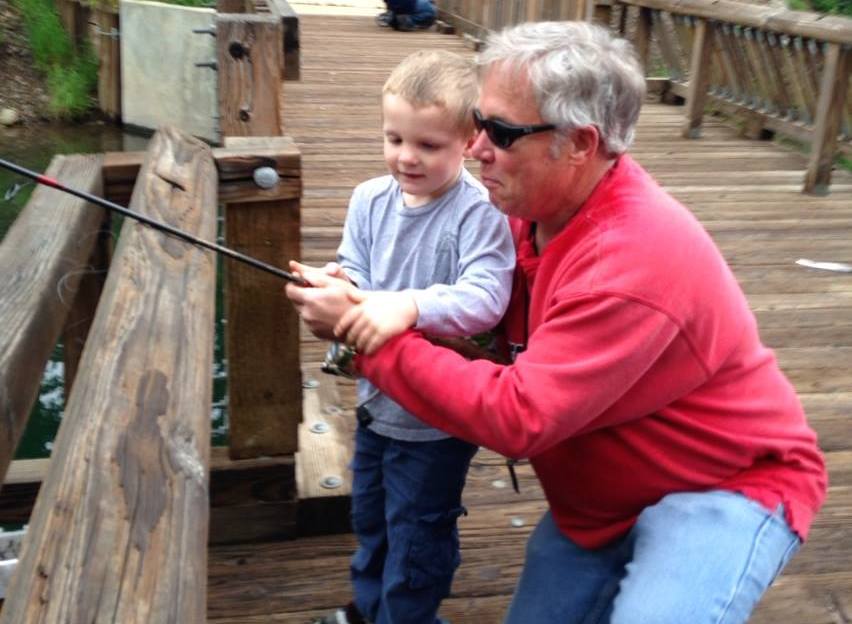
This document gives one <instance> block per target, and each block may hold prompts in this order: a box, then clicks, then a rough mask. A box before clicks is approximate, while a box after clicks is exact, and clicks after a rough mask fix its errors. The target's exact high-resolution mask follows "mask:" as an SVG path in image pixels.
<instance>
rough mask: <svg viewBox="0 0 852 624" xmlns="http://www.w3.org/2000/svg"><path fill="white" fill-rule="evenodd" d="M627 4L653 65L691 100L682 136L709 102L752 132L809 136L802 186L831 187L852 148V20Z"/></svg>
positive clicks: (672, 0) (627, 24) (688, 3)
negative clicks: (841, 155)
mask: <svg viewBox="0 0 852 624" xmlns="http://www.w3.org/2000/svg"><path fill="white" fill-rule="evenodd" d="M619 3H620V5H621V7H620V8H621V12H622V15H623V19H621V20H620V21H619V23H620V24H621V25H622V28H623V32H624V33H625V34H626V35H627V36H628V38H632V39H633V41H634V43H635V45H636V49H637V51H638V53H639V56H640V58H641V59H642V61H643V63H644V64H645V67H646V72H647V73H650V74H655V75H660V74H661V75H663V76H665V77H666V78H667V79H668V80H669V81H670V89H671V91H672V92H673V93H675V94H676V95H680V96H682V97H684V98H685V99H686V106H687V111H686V122H685V127H684V131H683V133H684V136H687V137H697V136H700V129H701V122H702V118H703V116H704V113H705V109H706V107H707V106H708V105H709V106H712V107H715V108H718V109H721V110H723V111H725V112H728V113H732V114H734V115H737V116H738V117H740V118H741V119H743V120H744V123H743V128H744V130H745V132H746V134H748V135H751V136H755V137H756V136H760V135H761V134H762V133H763V132H764V131H770V132H779V133H782V134H785V135H787V136H790V137H792V138H794V139H797V140H799V141H802V142H807V143H810V145H811V148H810V160H809V163H808V170H807V173H806V176H805V183H804V189H805V190H806V191H809V192H815V193H825V192H827V190H828V186H829V183H830V180H831V169H832V166H833V163H834V159H835V156H836V154H837V153H838V152H844V151H846V152H852V94H850V90H852V85H850V82H849V74H850V69H852V19H848V18H843V17H836V16H826V15H820V14H816V13H804V12H800V11H787V10H784V9H773V8H769V7H766V6H755V5H748V4H743V3H739V2H733V1H729V0H717V1H716V2H713V3H706V2H698V1H697V0H668V1H666V0H619ZM654 48H656V50H657V52H658V54H656V55H655V57H652V50H653V49H654ZM652 59H655V60H652Z"/></svg>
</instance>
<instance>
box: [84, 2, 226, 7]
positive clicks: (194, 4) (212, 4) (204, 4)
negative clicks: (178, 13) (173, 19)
mask: <svg viewBox="0 0 852 624" xmlns="http://www.w3.org/2000/svg"><path fill="white" fill-rule="evenodd" d="M155 1H156V2H162V3H163V4H178V5H180V6H190V7H212V8H216V0H155ZM84 3H85V4H89V5H91V6H97V7H100V8H104V9H117V8H118V0H91V1H90V2H85V0H84Z"/></svg>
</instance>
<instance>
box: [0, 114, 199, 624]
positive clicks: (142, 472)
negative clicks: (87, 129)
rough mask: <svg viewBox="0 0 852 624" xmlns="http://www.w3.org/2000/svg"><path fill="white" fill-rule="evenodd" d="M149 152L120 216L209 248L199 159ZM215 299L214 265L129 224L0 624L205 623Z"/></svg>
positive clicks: (186, 149) (193, 146) (193, 145)
mask: <svg viewBox="0 0 852 624" xmlns="http://www.w3.org/2000/svg"><path fill="white" fill-rule="evenodd" d="M148 154H149V155H148V158H147V159H146V161H145V164H144V166H143V169H142V172H141V174H140V178H139V182H138V183H137V186H136V190H135V191H134V194H133V200H132V202H131V207H132V208H133V209H134V210H137V211H139V212H143V213H145V214H147V215H149V216H151V217H154V218H157V219H160V220H165V221H168V222H169V223H171V224H173V225H175V226H177V227H180V228H181V229H183V230H186V231H189V232H191V233H193V234H195V235H196V236H199V237H202V238H207V239H212V238H213V236H215V231H216V210H215V206H216V194H215V192H216V191H215V189H216V173H215V167H214V164H213V159H212V157H211V155H210V149H209V147H208V146H207V145H205V144H204V143H202V142H200V141H198V140H196V139H192V138H190V137H187V136H185V135H181V134H180V133H179V132H177V131H175V130H171V129H164V130H161V131H159V132H158V133H157V134H156V135H155V136H154V138H153V140H152V141H151V144H150V148H149V152H148ZM214 290H215V259H214V257H213V255H212V254H211V253H210V252H208V251H204V250H201V249H199V248H197V247H195V246H192V245H189V244H187V243H184V242H182V241H179V240H175V239H174V238H171V237H167V236H165V235H164V234H162V233H159V232H156V231H154V230H152V229H150V228H147V227H144V226H142V225H140V224H138V223H135V222H133V221H132V220H130V219H128V220H126V221H125V223H124V226H123V230H122V234H121V237H120V239H119V243H118V246H117V249H116V254H115V258H114V261H113V266H112V269H111V271H110V274H109V277H108V279H107V283H106V285H105V288H104V292H103V295H102V297H101V304H100V305H99V307H98V313H97V316H96V318H95V321H94V324H93V325H92V330H91V332H90V334H91V335H90V338H89V341H88V344H87V347H86V350H85V352H84V354H83V359H82V361H81V362H80V371H81V372H80V375H78V378H77V380H76V381H75V384H74V390H73V392H72V394H71V397H70V398H69V401H68V404H67V407H66V410H65V416H64V418H63V421H62V424H61V426H60V429H59V433H58V434H57V438H56V441H55V445H54V450H53V456H52V458H51V462H50V468H49V470H48V475H47V478H46V480H45V483H44V484H43V486H42V489H41V492H40V493H39V497H38V500H37V502H36V505H35V509H34V510H33V514H32V518H31V522H30V525H29V530H28V533H27V538H26V541H25V544H24V552H23V555H22V558H21V560H20V563H19V566H18V571H17V573H16V574H15V576H14V578H13V580H12V584H11V586H10V588H9V592H8V595H7V599H6V602H5V604H4V605H3V610H2V613H0V622H2V623H3V624H10V623H13V622H15V623H17V622H34V621H39V622H121V623H129V622H203V621H204V619H205V615H206V578H207V571H206V561H207V559H206V557H207V525H208V489H207V482H208V471H207V466H208V460H209V453H210V408H211V384H212V374H211V369H212V362H213V329H214V300H215V297H214ZM4 318H7V317H5V316H4Z"/></svg>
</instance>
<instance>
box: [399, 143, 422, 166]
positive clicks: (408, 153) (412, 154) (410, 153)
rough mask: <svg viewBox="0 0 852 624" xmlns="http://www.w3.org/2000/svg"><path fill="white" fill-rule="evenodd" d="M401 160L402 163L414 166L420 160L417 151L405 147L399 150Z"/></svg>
mask: <svg viewBox="0 0 852 624" xmlns="http://www.w3.org/2000/svg"><path fill="white" fill-rule="evenodd" d="M399 159H400V160H401V161H402V162H404V163H409V164H414V163H416V162H417V161H418V160H419V158H418V156H417V151H416V150H414V149H412V148H411V147H407V146H405V145H403V146H402V148H400V150H399Z"/></svg>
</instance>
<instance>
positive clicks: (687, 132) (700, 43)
mask: <svg viewBox="0 0 852 624" xmlns="http://www.w3.org/2000/svg"><path fill="white" fill-rule="evenodd" d="M708 28H710V26H708V24H707V22H706V21H705V20H698V22H697V23H696V24H695V37H694V38H693V43H692V63H691V66H690V70H689V95H688V96H687V98H686V123H685V124H684V128H683V136H684V138H687V139H696V138H698V137H700V136H701V122H702V121H703V119H704V106H705V104H706V103H707V87H708V85H709V83H710V55H711V53H712V51H713V37H712V33H711V32H709V31H708Z"/></svg>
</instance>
